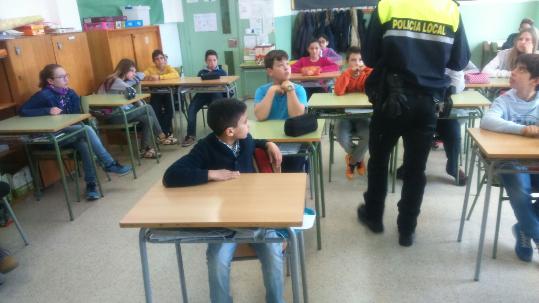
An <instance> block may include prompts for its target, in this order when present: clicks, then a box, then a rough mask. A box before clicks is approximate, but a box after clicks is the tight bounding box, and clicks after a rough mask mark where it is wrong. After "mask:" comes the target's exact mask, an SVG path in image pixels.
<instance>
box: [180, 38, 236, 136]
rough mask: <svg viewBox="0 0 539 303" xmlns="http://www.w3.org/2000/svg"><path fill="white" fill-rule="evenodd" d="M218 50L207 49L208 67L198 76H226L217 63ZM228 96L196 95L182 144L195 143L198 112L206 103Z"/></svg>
mask: <svg viewBox="0 0 539 303" xmlns="http://www.w3.org/2000/svg"><path fill="white" fill-rule="evenodd" d="M217 59H218V57H217V52H216V51H214V50H213V49H209V50H207V51H206V54H205V55H204V60H205V61H206V67H205V68H203V69H201V70H200V71H199V72H198V74H197V77H202V75H210V74H211V75H219V76H226V75H227V73H226V71H225V70H224V69H222V67H221V65H218V64H217ZM224 97H226V94H224V93H198V94H196V95H195V97H194V98H193V100H191V103H190V104H189V109H188V110H187V136H185V139H184V140H183V142H182V146H190V145H192V144H193V143H195V140H196V136H197V113H198V111H199V110H200V109H202V107H204V105H209V104H210V103H212V102H213V101H214V100H217V99H221V98H224Z"/></svg>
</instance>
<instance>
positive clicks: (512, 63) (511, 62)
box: [507, 27, 537, 70]
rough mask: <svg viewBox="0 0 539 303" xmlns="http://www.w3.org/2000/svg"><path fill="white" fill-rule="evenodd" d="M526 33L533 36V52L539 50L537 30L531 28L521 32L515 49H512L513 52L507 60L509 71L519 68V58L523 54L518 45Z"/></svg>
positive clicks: (514, 44)
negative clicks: (538, 47) (538, 46)
mask: <svg viewBox="0 0 539 303" xmlns="http://www.w3.org/2000/svg"><path fill="white" fill-rule="evenodd" d="M524 33H528V34H530V35H531V36H532V44H533V52H535V50H536V49H537V32H536V30H535V28H534V27H530V28H525V29H523V30H521V31H520V32H519V33H518V36H517V38H516V39H515V41H514V43H513V48H511V51H510V52H509V56H508V57H507V60H508V63H509V70H513V68H515V67H516V66H517V59H518V56H520V55H522V54H523V53H521V52H520V51H519V50H518V49H517V47H516V45H517V41H518V39H519V38H520V36H522V34H524Z"/></svg>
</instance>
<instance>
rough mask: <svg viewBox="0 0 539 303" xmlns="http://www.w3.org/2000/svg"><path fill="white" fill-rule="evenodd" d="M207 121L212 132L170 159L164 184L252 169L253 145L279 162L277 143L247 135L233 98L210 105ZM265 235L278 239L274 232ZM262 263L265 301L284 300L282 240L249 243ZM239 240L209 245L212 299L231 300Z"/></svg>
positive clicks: (277, 164)
mask: <svg viewBox="0 0 539 303" xmlns="http://www.w3.org/2000/svg"><path fill="white" fill-rule="evenodd" d="M208 125H209V127H210V128H211V129H212V131H213V133H211V134H209V135H208V136H206V137H205V138H203V139H201V140H199V141H198V142H197V143H196V144H195V146H194V147H193V149H191V151H190V152H189V154H187V155H185V156H183V157H182V158H180V159H179V160H177V161H176V162H174V163H173V164H172V165H171V166H170V167H169V168H168V169H167V170H166V171H165V175H164V176H163V185H164V186H166V187H181V186H191V185H198V184H203V183H207V182H209V181H226V180H230V179H235V178H239V177H240V173H254V172H255V168H254V165H253V155H254V152H255V148H256V147H261V148H265V149H266V150H267V153H268V155H269V158H270V160H271V162H272V163H273V165H274V166H275V167H276V168H279V167H280V165H281V152H280V151H279V148H278V147H277V145H275V144H274V143H272V142H267V141H265V140H255V139H253V138H252V137H251V135H250V134H249V125H248V122H247V106H246V105H245V103H243V102H240V101H238V100H236V99H221V100H217V101H214V102H213V103H212V104H211V105H210V106H209V108H208ZM266 236H268V237H277V234H276V232H275V231H274V230H268V231H266ZM251 245H252V246H253V248H254V249H255V251H256V254H257V256H258V258H259V259H260V262H261V263H262V272H263V275H264V285H265V287H266V301H267V302H284V299H283V286H284V274H283V253H282V245H281V243H256V244H251ZM236 246H237V243H214V244H208V249H207V251H206V257H207V259H208V280H209V284H210V298H211V302H214V303H217V302H232V297H231V296H230V287H229V279H230V263H231V261H232V257H233V256H234V252H235V250H236Z"/></svg>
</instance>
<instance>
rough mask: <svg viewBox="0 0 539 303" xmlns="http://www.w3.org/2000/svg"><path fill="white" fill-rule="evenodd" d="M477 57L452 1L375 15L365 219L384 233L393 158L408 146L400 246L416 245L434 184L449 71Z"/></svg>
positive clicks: (404, 0) (367, 55)
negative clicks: (429, 180) (434, 146)
mask: <svg viewBox="0 0 539 303" xmlns="http://www.w3.org/2000/svg"><path fill="white" fill-rule="evenodd" d="M469 58H470V50H469V47H468V43H467V40H466V35H465V32H464V27H463V25H462V21H461V18H460V13H459V10H458V4H457V3H456V2H454V1H451V0H382V1H380V2H379V3H378V7H377V8H376V10H375V11H374V13H373V15H372V17H371V21H370V24H369V28H368V29H367V38H366V41H365V43H364V49H363V60H364V62H365V64H366V65H367V66H369V67H372V68H374V71H373V73H372V74H371V76H370V77H369V78H368V79H367V83H366V92H367V95H368V96H369V100H370V101H371V102H372V103H373V108H374V113H373V117H372V121H371V126H370V142H369V152H370V160H369V164H368V188H367V191H366V192H365V194H364V198H365V205H361V206H360V207H359V208H358V218H359V219H360V221H361V222H362V223H364V224H365V225H367V227H369V228H370V229H371V230H372V231H373V232H376V233H380V232H382V231H383V223H382V217H383V212H384V203H385V196H386V194H387V170H388V160H389V154H390V153H391V150H392V148H393V146H394V145H395V144H396V143H397V140H398V138H399V137H401V136H402V137H403V143H404V150H405V151H404V176H403V188H402V194H401V200H400V201H399V205H398V207H399V216H398V219H397V225H398V228H399V233H400V237H399V243H400V244H401V245H403V246H410V245H412V243H413V237H414V233H415V228H416V224H417V216H418V215H419V211H420V206H421V201H422V199H423V191H424V188H425V184H426V177H425V165H426V161H427V158H428V153H429V150H430V144H431V141H432V135H433V133H434V129H435V127H436V119H437V116H436V110H437V104H436V102H437V101H441V100H443V99H444V98H443V97H444V90H445V88H446V87H448V85H449V78H447V77H446V76H445V74H444V71H445V68H446V67H447V68H450V69H453V70H462V69H463V68H464V67H465V66H466V64H467V63H468V61H469Z"/></svg>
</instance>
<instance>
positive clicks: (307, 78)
mask: <svg viewBox="0 0 539 303" xmlns="http://www.w3.org/2000/svg"><path fill="white" fill-rule="evenodd" d="M340 75H341V72H340V71H336V72H327V73H320V75H316V76H303V75H302V74H296V73H292V74H291V75H290V81H319V80H332V79H335V78H337V77H339V76H340Z"/></svg>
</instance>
